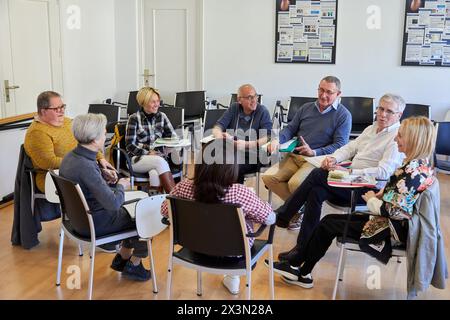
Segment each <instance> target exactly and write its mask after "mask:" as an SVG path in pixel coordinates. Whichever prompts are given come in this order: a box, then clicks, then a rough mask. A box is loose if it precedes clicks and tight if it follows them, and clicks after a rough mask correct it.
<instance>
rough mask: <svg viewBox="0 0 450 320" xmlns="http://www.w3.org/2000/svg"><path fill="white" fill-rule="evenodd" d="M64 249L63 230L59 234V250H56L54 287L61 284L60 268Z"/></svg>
mask: <svg viewBox="0 0 450 320" xmlns="http://www.w3.org/2000/svg"><path fill="white" fill-rule="evenodd" d="M63 249H64V230H63V229H61V232H60V233H59V250H58V269H57V271H56V285H57V286H59V285H60V284H61V268H62V254H63Z"/></svg>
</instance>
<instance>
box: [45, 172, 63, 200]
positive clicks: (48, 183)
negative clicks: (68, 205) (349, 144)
mask: <svg viewBox="0 0 450 320" xmlns="http://www.w3.org/2000/svg"><path fill="white" fill-rule="evenodd" d="M53 172H54V173H56V174H59V170H53ZM45 199H46V200H47V201H48V202H51V203H60V202H59V196H58V193H57V191H56V186H55V183H54V182H53V178H52V176H51V174H50V171H49V172H47V174H46V175H45Z"/></svg>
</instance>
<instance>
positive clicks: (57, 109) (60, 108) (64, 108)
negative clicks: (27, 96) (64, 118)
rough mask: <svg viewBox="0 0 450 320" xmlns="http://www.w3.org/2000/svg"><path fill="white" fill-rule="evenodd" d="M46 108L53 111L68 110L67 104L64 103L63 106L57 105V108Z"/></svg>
mask: <svg viewBox="0 0 450 320" xmlns="http://www.w3.org/2000/svg"><path fill="white" fill-rule="evenodd" d="M44 109H45V110H53V111H56V112H61V111H64V110H66V105H65V104H63V105H61V106H59V107H55V108H44Z"/></svg>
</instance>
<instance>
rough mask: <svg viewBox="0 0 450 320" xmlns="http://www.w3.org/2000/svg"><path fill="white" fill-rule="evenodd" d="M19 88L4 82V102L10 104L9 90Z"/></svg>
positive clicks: (7, 81)
mask: <svg viewBox="0 0 450 320" xmlns="http://www.w3.org/2000/svg"><path fill="white" fill-rule="evenodd" d="M19 88H20V87H19V86H16V85H11V86H10V85H9V80H5V98H6V102H11V95H10V92H9V90H15V89H19Z"/></svg>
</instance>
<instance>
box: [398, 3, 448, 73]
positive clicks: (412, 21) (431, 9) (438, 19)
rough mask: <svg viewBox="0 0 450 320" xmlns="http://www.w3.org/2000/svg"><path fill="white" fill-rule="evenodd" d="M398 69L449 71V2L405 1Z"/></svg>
mask: <svg viewBox="0 0 450 320" xmlns="http://www.w3.org/2000/svg"><path fill="white" fill-rule="evenodd" d="M402 65H403V66H434V67H450V0H406V10H405V29H404V36H403V54H402Z"/></svg>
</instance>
